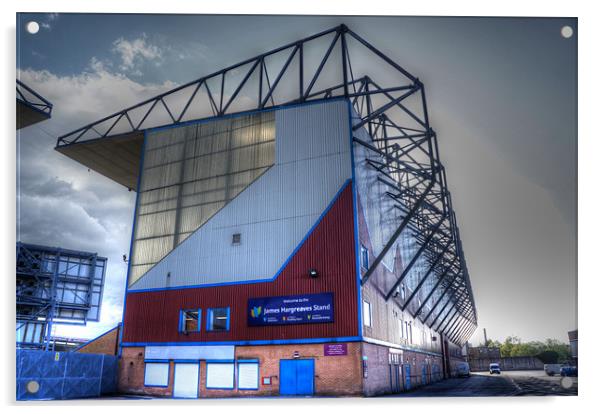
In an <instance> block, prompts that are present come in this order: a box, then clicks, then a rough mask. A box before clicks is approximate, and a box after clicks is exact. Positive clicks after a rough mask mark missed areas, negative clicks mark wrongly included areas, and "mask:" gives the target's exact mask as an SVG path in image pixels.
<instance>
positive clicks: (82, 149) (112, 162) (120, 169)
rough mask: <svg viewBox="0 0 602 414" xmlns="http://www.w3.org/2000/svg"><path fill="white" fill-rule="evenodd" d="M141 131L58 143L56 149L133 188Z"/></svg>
mask: <svg viewBox="0 0 602 414" xmlns="http://www.w3.org/2000/svg"><path fill="white" fill-rule="evenodd" d="M143 142H144V131H136V132H130V133H127V134H121V135H114V136H109V137H104V138H98V139H92V140H88V141H82V142H75V143H73V144H70V145H65V146H58V147H56V150H57V151H58V152H60V153H61V154H63V155H66V156H67V157H69V158H71V159H72V160H75V161H77V162H79V163H80V164H83V165H84V166H86V167H88V168H89V169H91V170H94V171H96V172H98V173H99V174H102V175H104V176H105V177H108V178H110V179H111V180H113V181H115V182H117V183H119V184H121V185H124V186H125V187H127V188H129V189H132V190H137V184H138V173H139V171H140V159H141V157H142V144H143Z"/></svg>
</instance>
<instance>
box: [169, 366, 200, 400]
mask: <svg viewBox="0 0 602 414" xmlns="http://www.w3.org/2000/svg"><path fill="white" fill-rule="evenodd" d="M175 370H176V371H175V373H174V385H173V396H174V397H176V398H198V396H199V364H198V363H195V364H193V363H190V364H188V363H176V364H175Z"/></svg>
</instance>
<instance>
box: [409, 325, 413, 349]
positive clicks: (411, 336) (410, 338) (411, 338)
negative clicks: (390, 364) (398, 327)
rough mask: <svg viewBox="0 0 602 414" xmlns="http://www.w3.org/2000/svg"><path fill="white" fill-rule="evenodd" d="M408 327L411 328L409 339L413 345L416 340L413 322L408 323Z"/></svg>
mask: <svg viewBox="0 0 602 414" xmlns="http://www.w3.org/2000/svg"><path fill="white" fill-rule="evenodd" d="M408 327H409V328H410V333H409V334H408V339H409V341H410V343H411V344H413V343H414V338H413V335H412V322H408Z"/></svg>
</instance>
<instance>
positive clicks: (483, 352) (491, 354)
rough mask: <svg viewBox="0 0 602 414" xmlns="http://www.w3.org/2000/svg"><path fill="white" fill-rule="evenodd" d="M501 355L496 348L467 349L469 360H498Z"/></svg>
mask: <svg viewBox="0 0 602 414" xmlns="http://www.w3.org/2000/svg"><path fill="white" fill-rule="evenodd" d="M501 357H502V354H501V352H500V347H498V346H476V347H471V348H468V358H469V359H473V360H474V359H479V358H489V359H500V358H501Z"/></svg>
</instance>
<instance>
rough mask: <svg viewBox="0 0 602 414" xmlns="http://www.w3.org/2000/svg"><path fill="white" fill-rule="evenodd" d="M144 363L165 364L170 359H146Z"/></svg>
mask: <svg viewBox="0 0 602 414" xmlns="http://www.w3.org/2000/svg"><path fill="white" fill-rule="evenodd" d="M144 363H145V364H153V363H157V364H165V363H169V359H145V360H144Z"/></svg>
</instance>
